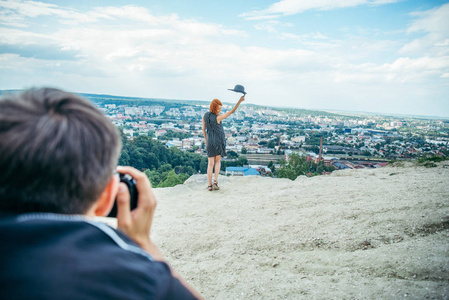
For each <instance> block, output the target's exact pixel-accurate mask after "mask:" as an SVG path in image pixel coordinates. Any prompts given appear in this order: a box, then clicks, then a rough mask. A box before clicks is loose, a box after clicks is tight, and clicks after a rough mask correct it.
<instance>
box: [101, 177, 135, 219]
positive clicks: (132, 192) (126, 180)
mask: <svg viewBox="0 0 449 300" xmlns="http://www.w3.org/2000/svg"><path fill="white" fill-rule="evenodd" d="M118 175H119V177H120V182H124V183H125V184H126V186H127V187H128V190H129V195H130V196H131V199H130V202H131V203H130V205H131V210H133V209H134V208H136V207H137V198H138V193H137V187H136V180H135V179H134V178H132V177H131V175H129V174H120V173H119V174H118ZM115 217H117V199H115V202H114V207H112V210H111V212H110V213H109V215H108V218H115Z"/></svg>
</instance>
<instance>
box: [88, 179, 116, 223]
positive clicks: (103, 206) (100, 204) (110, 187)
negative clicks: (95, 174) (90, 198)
mask: <svg viewBox="0 0 449 300" xmlns="http://www.w3.org/2000/svg"><path fill="white" fill-rule="evenodd" d="M118 187H119V178H118V176H116V175H113V176H111V179H110V180H109V182H108V184H107V185H106V187H105V188H104V190H103V192H102V193H101V196H100V198H99V199H98V201H97V203H96V206H95V210H94V214H95V216H97V217H105V216H107V215H108V214H109V212H110V211H111V209H112V206H114V201H115V197H116V196H117V192H118Z"/></svg>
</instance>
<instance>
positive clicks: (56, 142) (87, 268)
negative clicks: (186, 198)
mask: <svg viewBox="0 0 449 300" xmlns="http://www.w3.org/2000/svg"><path fill="white" fill-rule="evenodd" d="M120 148H121V144H120V137H119V135H118V132H117V130H116V128H115V127H114V125H113V124H112V123H111V122H110V121H109V120H108V119H107V118H106V117H105V116H104V115H103V114H102V113H101V112H100V111H99V110H97V109H96V108H95V107H94V106H93V105H92V104H91V103H89V102H88V101H86V100H84V99H82V98H80V97H78V96H75V95H73V94H70V93H66V92H63V91H60V90H56V89H40V90H29V91H27V92H25V93H23V94H21V95H18V96H6V97H3V98H2V99H0V172H1V174H0V241H1V246H0V299H65V300H67V299H195V298H201V296H200V295H199V294H198V292H197V291H195V290H194V289H193V288H192V287H191V286H190V285H189V284H187V283H186V282H185V280H184V279H183V278H182V277H181V276H180V275H179V274H177V273H176V272H175V271H174V270H172V269H171V268H170V267H169V265H168V264H167V263H166V262H165V261H164V258H163V256H162V255H161V253H160V252H159V250H158V248H157V247H156V245H155V244H154V243H153V242H152V240H151V238H150V231H151V225H152V222H153V215H154V210H155V208H156V198H155V196H154V194H153V191H152V188H151V184H150V182H149V181H148V178H147V177H146V175H145V174H143V173H142V172H139V171H137V170H136V169H134V168H131V167H118V168H117V171H118V172H119V173H122V174H125V173H127V174H129V175H131V176H132V177H133V178H134V179H135V180H136V186H137V189H138V193H139V196H138V205H137V208H136V209H134V210H132V211H131V210H130V195H129V191H128V188H127V186H126V185H125V184H124V183H120V182H119V178H118V175H116V174H114V171H115V168H116V167H115V166H116V163H117V160H118V156H119V153H120ZM115 199H117V224H118V225H117V228H118V230H114V229H112V228H111V227H109V226H107V225H105V224H103V223H99V222H96V221H95V220H94V219H93V218H94V217H95V216H106V215H107V214H108V213H109V211H110V210H111V208H112V206H113V204H114V202H115Z"/></svg>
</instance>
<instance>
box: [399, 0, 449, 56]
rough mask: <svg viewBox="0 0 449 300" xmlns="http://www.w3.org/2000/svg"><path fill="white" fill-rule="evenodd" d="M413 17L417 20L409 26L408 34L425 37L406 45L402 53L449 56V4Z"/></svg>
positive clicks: (415, 13)
mask: <svg viewBox="0 0 449 300" xmlns="http://www.w3.org/2000/svg"><path fill="white" fill-rule="evenodd" d="M412 16H414V17H415V18H416V20H415V21H414V22H413V23H412V24H411V25H410V26H409V28H408V30H407V32H408V33H415V34H416V33H422V34H424V35H423V36H422V37H420V38H417V39H415V40H413V41H412V42H410V43H407V44H406V45H404V46H403V47H402V49H401V50H400V52H401V53H406V54H422V53H425V54H426V55H435V56H444V55H449V47H448V44H449V3H448V4H444V5H442V6H440V7H437V8H434V9H431V10H428V11H423V12H414V13H412Z"/></svg>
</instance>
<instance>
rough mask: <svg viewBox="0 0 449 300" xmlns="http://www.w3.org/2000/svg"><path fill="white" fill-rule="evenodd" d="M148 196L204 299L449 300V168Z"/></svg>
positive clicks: (395, 169)
mask: <svg viewBox="0 0 449 300" xmlns="http://www.w3.org/2000/svg"><path fill="white" fill-rule="evenodd" d="M445 164H449V162H443V163H440V164H438V167H436V168H425V167H419V166H417V165H416V164H411V163H408V164H405V165H404V164H403V165H396V166H387V167H384V168H380V169H363V170H345V171H337V172H334V173H333V174H332V175H328V176H318V177H313V178H307V177H299V178H298V179H297V180H295V181H291V180H288V179H272V178H263V177H258V176H249V177H224V176H220V178H219V185H220V187H221V189H220V190H219V191H213V192H209V191H208V190H207V189H206V186H207V181H206V177H205V175H195V176H192V177H191V178H190V179H189V180H188V181H186V183H185V184H183V185H178V186H176V187H172V188H163V189H155V193H156V196H157V198H158V201H159V202H158V207H157V210H156V216H155V221H154V226H153V233H152V235H153V239H154V241H155V242H156V244H157V245H158V246H159V247H160V249H161V251H162V252H163V253H164V255H165V256H166V258H167V259H168V261H169V262H170V263H171V265H172V266H173V267H174V268H175V269H177V270H178V271H179V273H181V274H182V275H183V276H184V277H185V278H186V280H187V281H189V282H190V283H191V284H192V285H193V286H195V287H196V288H197V289H198V290H199V291H200V292H201V293H202V294H203V295H204V296H205V297H206V299H448V298H449V167H446V166H445Z"/></svg>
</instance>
